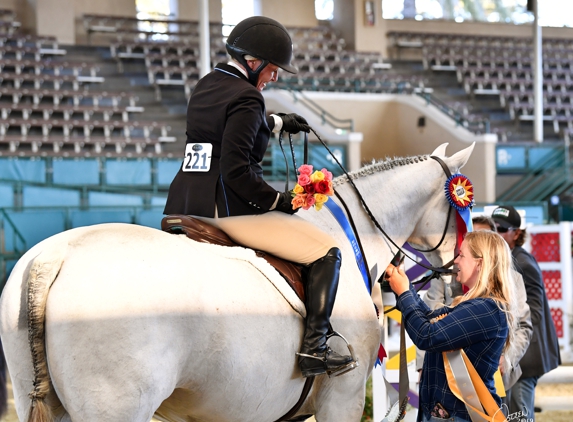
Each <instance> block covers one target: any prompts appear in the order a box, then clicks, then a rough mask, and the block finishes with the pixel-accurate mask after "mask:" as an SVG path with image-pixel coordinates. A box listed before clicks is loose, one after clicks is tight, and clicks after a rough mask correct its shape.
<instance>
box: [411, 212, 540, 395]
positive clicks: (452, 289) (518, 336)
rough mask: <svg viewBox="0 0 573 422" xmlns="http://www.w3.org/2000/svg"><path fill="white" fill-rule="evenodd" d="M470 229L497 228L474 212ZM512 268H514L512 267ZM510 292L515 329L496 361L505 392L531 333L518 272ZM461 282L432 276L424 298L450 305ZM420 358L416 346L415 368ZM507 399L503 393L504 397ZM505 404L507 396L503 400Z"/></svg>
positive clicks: (460, 290) (516, 372)
mask: <svg viewBox="0 0 573 422" xmlns="http://www.w3.org/2000/svg"><path fill="white" fill-rule="evenodd" d="M472 224H473V229H474V231H479V230H490V231H494V232H495V231H497V230H496V225H495V222H494V221H493V219H492V218H491V217H489V216H487V215H478V216H475V217H473V218H472ZM514 271H515V270H514ZM513 279H514V281H515V286H514V292H515V303H517V307H516V308H515V310H516V315H515V317H516V319H517V330H516V332H515V339H514V341H513V343H512V345H511V348H510V349H509V350H507V351H506V352H505V353H503V354H502V356H501V359H500V362H499V370H500V372H501V375H502V379H503V386H504V388H505V390H506V392H507V391H508V390H509V389H510V388H511V387H512V386H513V385H514V384H515V383H516V381H517V380H518V378H519V377H520V376H521V367H520V365H519V361H520V360H521V358H522V357H523V355H524V354H525V351H526V350H527V347H528V346H529V342H530V340H531V336H532V334H533V326H532V324H531V316H530V312H529V305H528V304H527V295H526V292H525V286H524V284H523V278H522V277H521V274H519V273H518V272H514V278H513ZM463 290H464V289H463V286H462V285H461V284H460V283H458V282H457V281H456V280H455V279H453V280H452V281H451V282H450V283H446V282H444V281H443V280H442V279H441V278H437V279H433V280H432V281H431V284H430V288H429V289H428V291H427V292H426V294H425V295H424V302H426V303H427V304H428V306H429V307H430V308H432V309H436V308H439V307H442V306H444V305H445V306H450V305H451V304H452V302H453V300H454V299H455V298H456V297H458V296H461V295H463V294H464V291H463ZM423 361H424V351H422V350H418V351H417V357H416V367H417V368H418V370H421V369H422V363H423ZM505 399H507V396H506V397H505ZM504 402H506V404H507V400H504Z"/></svg>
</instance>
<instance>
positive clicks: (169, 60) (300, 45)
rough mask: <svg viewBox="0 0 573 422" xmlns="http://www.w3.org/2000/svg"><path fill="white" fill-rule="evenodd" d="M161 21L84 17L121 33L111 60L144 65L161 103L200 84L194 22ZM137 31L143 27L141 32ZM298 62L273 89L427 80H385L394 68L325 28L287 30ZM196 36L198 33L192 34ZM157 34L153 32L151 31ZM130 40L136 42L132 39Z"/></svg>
mask: <svg viewBox="0 0 573 422" xmlns="http://www.w3.org/2000/svg"><path fill="white" fill-rule="evenodd" d="M146 22H147V24H149V25H150V27H153V25H161V24H162V25H167V26H168V27H169V28H170V30H169V31H167V30H165V27H164V28H159V29H158V30H156V31H155V35H156V37H153V36H151V34H150V32H149V31H142V32H141V35H142V36H141V37H140V36H139V35H140V33H138V28H141V24H142V23H143V24H145V23H146ZM171 22H172V21H162V20H153V19H150V20H145V21H142V22H139V23H138V21H137V20H133V19H127V18H121V17H119V18H118V17H113V16H100V15H98V16H95V17H94V15H86V16H85V18H84V24H85V25H86V28H90V29H89V30H90V31H91V32H92V33H95V32H98V31H100V30H101V32H103V33H120V32H121V33H122V36H121V37H117V39H116V40H115V41H113V42H112V43H111V45H110V54H111V56H112V57H114V58H115V59H116V60H117V62H118V68H119V69H120V70H121V69H123V61H125V60H144V61H145V63H146V66H147V69H148V78H149V81H150V83H151V84H152V85H153V86H154V87H155V89H156V95H157V98H158V99H160V98H161V88H162V87H166V86H169V85H173V86H182V87H184V89H185V94H186V96H187V97H189V95H190V94H191V92H192V89H193V87H194V85H195V84H196V83H197V80H198V78H199V71H198V69H197V66H198V64H199V61H200V57H199V33H198V23H197V22H193V21H173V25H171ZM138 25H139V26H138ZM210 29H211V31H210V32H211V65H212V66H213V65H215V64H216V63H217V62H219V61H224V60H226V57H227V56H226V51H225V47H224V43H223V37H222V25H221V24H211V25H210ZM288 30H289V33H290V34H291V37H292V39H293V46H294V51H295V53H296V56H295V58H294V60H293V64H294V65H295V66H297V67H298V68H299V69H300V72H299V74H298V75H290V74H288V73H286V72H282V73H281V77H280V79H279V82H278V83H277V84H275V86H278V87H282V88H290V89H297V90H303V89H304V90H327V91H349V92H396V91H404V90H411V89H414V88H418V89H423V88H425V80H424V79H423V78H417V77H414V78H405V77H401V76H396V75H385V74H384V73H385V70H387V69H389V68H390V67H391V66H390V65H389V64H388V63H385V62H384V61H383V59H382V56H381V55H380V54H379V53H368V52H356V51H349V50H347V49H346V43H345V41H344V39H343V38H340V37H337V36H336V34H335V33H334V32H333V31H332V30H331V29H330V28H328V27H326V26H318V27H316V28H303V27H289V28H288ZM193 31H194V32H193ZM151 32H153V31H151ZM128 34H132V35H133V36H132V37H131V38H130V37H129V36H128Z"/></svg>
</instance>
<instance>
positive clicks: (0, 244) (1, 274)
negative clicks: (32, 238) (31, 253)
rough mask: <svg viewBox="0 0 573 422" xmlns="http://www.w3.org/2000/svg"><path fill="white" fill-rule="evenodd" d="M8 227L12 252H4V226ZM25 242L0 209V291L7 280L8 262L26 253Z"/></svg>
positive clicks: (10, 220)
mask: <svg viewBox="0 0 573 422" xmlns="http://www.w3.org/2000/svg"><path fill="white" fill-rule="evenodd" d="M6 224H7V225H9V226H10V228H11V229H12V245H13V250H11V251H9V250H6V238H5V236H6V230H5V225H6ZM26 250H27V247H26V240H25V239H24V236H23V235H22V233H21V232H20V231H19V230H18V228H17V227H16V225H15V224H14V222H13V221H12V219H11V218H10V216H9V215H8V214H7V213H6V211H5V210H4V209H2V208H0V291H2V289H3V288H4V284H5V283H6V279H7V266H6V263H7V262H8V261H16V260H18V259H20V257H21V256H22V255H23V254H24V252H26Z"/></svg>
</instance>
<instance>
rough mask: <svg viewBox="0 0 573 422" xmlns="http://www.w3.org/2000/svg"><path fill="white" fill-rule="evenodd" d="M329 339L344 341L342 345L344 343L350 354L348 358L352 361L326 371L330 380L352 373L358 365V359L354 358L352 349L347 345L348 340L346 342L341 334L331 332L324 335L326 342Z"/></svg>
mask: <svg viewBox="0 0 573 422" xmlns="http://www.w3.org/2000/svg"><path fill="white" fill-rule="evenodd" d="M331 337H340V338H341V339H342V340H343V341H344V343H346V348H347V349H348V351H349V352H350V357H351V358H352V360H351V361H350V362H348V363H347V364H346V365H344V366H342V367H338V368H336V369H335V370H330V371H329V370H327V371H326V373H327V374H328V376H329V377H330V378H334V377H338V376H340V375H344V374H346V373H347V372H350V371H352V370H353V369H355V368H357V367H358V366H359V364H358V359H356V356H355V355H354V347H352V345H351V344H350V343H348V340H346V338H345V337H344V336H343V335H342V334H340V333H339V332H337V331H334V330H332V331H330V332H329V333H328V334H327V335H326V341H328V340H329V339H330V338H331Z"/></svg>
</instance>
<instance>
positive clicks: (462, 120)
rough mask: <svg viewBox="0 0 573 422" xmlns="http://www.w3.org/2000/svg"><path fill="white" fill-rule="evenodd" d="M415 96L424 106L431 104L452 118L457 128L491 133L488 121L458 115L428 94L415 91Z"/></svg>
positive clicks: (457, 112)
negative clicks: (419, 98)
mask: <svg viewBox="0 0 573 422" xmlns="http://www.w3.org/2000/svg"><path fill="white" fill-rule="evenodd" d="M415 94H416V95H418V96H419V97H422V98H423V99H424V100H425V101H426V104H432V105H434V106H436V107H437V108H438V110H440V111H441V112H443V113H444V114H446V116H448V117H450V118H452V119H453V120H454V121H455V122H456V125H457V126H463V127H465V128H466V129H467V130H469V131H470V132H473V133H476V134H483V133H491V126H490V122H489V120H488V119H482V118H476V119H474V118H473V117H471V115H465V114H463V113H460V112H459V111H457V110H455V109H454V108H453V107H451V106H450V105H448V104H447V103H445V102H444V101H442V100H440V99H439V98H437V97H436V96H435V95H433V94H432V93H430V92H424V91H420V92H418V91H415Z"/></svg>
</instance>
